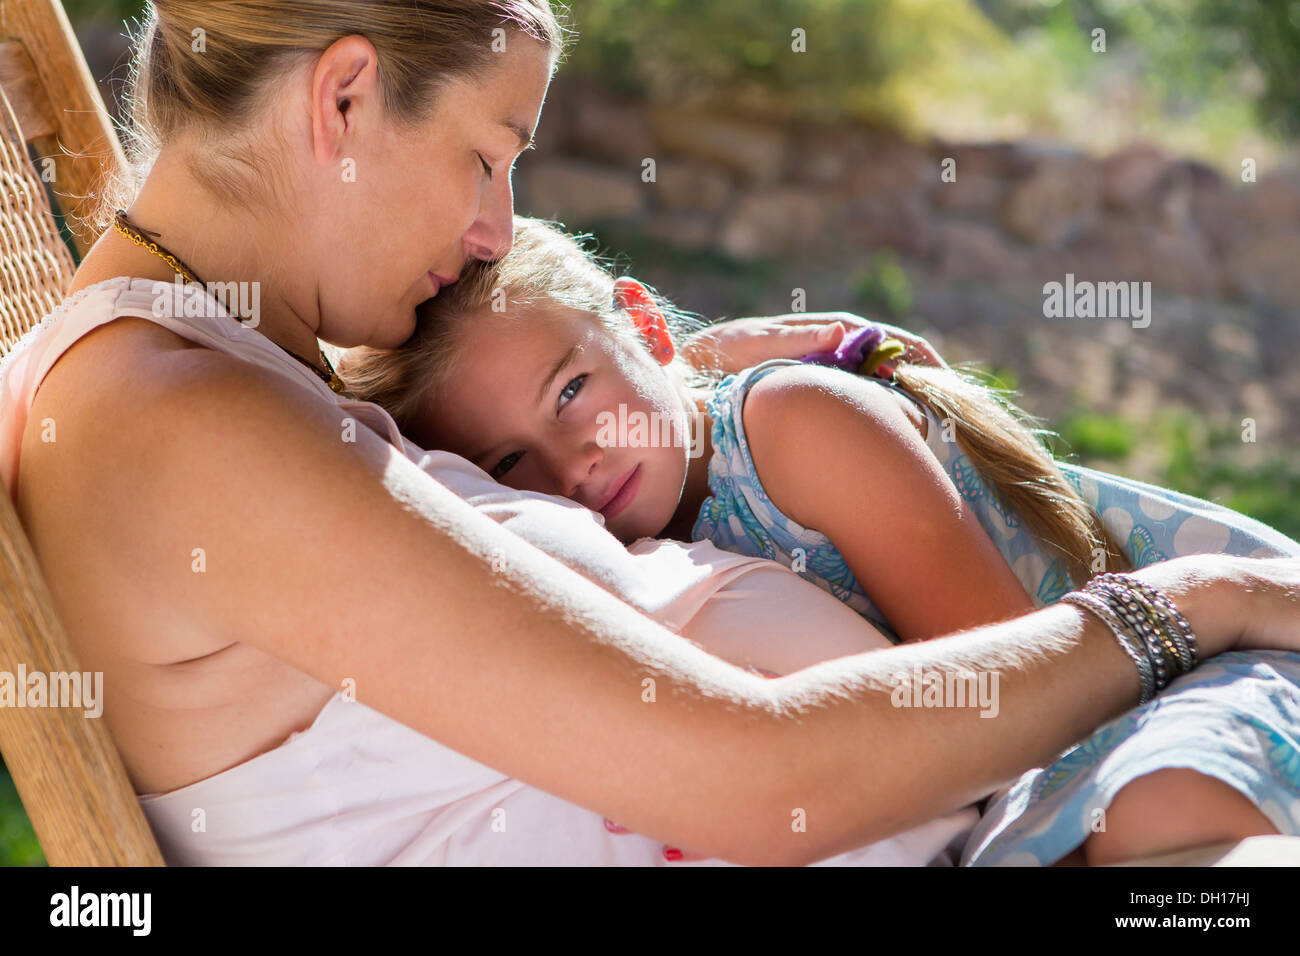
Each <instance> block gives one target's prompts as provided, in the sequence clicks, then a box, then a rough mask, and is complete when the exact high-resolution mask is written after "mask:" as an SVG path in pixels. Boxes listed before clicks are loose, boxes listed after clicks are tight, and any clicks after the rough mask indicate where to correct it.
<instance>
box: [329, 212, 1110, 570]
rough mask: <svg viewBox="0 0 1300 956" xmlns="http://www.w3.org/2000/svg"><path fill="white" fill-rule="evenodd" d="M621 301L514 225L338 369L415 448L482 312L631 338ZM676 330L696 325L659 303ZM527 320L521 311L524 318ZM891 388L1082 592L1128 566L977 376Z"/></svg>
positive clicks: (563, 244)
mask: <svg viewBox="0 0 1300 956" xmlns="http://www.w3.org/2000/svg"><path fill="white" fill-rule="evenodd" d="M613 299H614V276H613V275H612V274H610V272H609V271H608V270H606V269H605V268H604V267H603V266H602V265H601V263H600V262H599V260H598V259H596V258H595V257H594V256H593V255H592V254H591V253H589V252H588V251H587V250H586V249H585V248H584V247H583V245H582V244H581V243H579V242H578V241H577V240H575V239H574V238H573V237H570V236H567V235H565V234H564V233H563V232H562V231H560V230H559V229H558V228H556V227H555V226H553V225H551V224H549V223H545V222H541V221H539V220H535V219H527V218H525V217H522V216H517V217H515V242H514V246H513V248H512V249H511V250H510V252H509V253H507V254H506V256H505V257H504V258H502V259H501V260H499V261H497V262H495V263H484V262H477V261H476V262H475V263H474V264H473V265H472V266H471V267H470V268H469V269H468V270H467V271H466V273H465V275H464V276H463V277H462V278H461V280H460V281H459V282H457V283H456V284H455V285H452V286H449V287H448V288H447V289H445V290H443V291H442V292H441V293H439V294H438V295H437V296H436V297H434V298H433V299H430V300H429V301H428V302H426V303H424V304H423V305H422V306H420V308H419V310H418V321H417V324H416V331H415V333H414V334H413V335H412V336H411V338H410V339H409V340H408V341H407V342H406V343H404V344H403V345H402V347H401V348H398V349H391V350H389V349H373V348H369V347H366V346H362V347H359V348H354V349H350V350H348V351H347V352H344V353H342V355H341V356H340V358H339V361H338V362H337V363H336V365H337V371H338V373H339V375H340V376H341V377H342V378H343V380H344V382H345V383H346V384H347V386H348V390H349V391H350V392H352V393H353V394H354V395H355V396H356V397H357V398H359V399H361V400H363V401H370V402H374V403H376V404H378V405H380V406H382V407H383V408H385V409H386V410H387V411H388V412H389V414H391V415H392V416H393V419H394V421H396V423H397V425H398V427H399V428H401V430H402V431H403V433H405V434H407V435H408V436H410V438H411V439H412V440H413V441H415V442H417V443H421V444H423V443H425V442H426V441H427V439H428V437H430V436H425V435H423V434H420V422H419V419H420V410H421V408H422V407H423V404H424V402H425V401H426V399H427V396H428V395H429V394H430V392H431V390H432V389H433V388H434V387H435V386H436V385H438V384H439V383H441V382H444V381H447V380H448V379H449V378H450V377H451V376H452V375H454V373H455V367H456V361H457V356H458V355H459V354H461V350H460V349H459V348H458V344H459V336H460V331H461V330H462V329H463V328H464V326H465V323H466V322H467V321H472V320H473V318H474V317H475V316H476V315H477V314H480V311H481V310H482V309H485V308H488V307H493V308H495V309H496V310H497V311H508V310H509V311H514V310H516V309H518V307H520V306H523V307H525V309H526V307H527V306H529V305H532V304H536V303H539V302H545V303H553V304H558V305H561V306H564V307H566V308H571V309H576V310H578V311H581V312H587V313H590V314H591V315H592V316H593V317H595V318H597V319H598V320H599V321H600V322H601V323H602V324H603V325H604V326H605V327H606V328H607V329H609V331H610V332H611V333H613V334H616V335H623V336H627V335H631V336H632V337H633V340H634V339H635V333H631V332H630V331H629V330H630V328H631V325H630V323H629V322H628V321H627V318H626V316H620V315H619V309H618V307H617V305H616V304H615V303H614V301H613ZM656 301H657V302H658V303H659V305H660V307H661V308H662V309H663V310H664V312H665V315H666V317H667V318H668V321H669V325H670V326H671V327H672V329H673V331H674V332H675V333H680V332H689V331H693V330H694V328H696V327H698V324H699V323H697V322H695V321H694V319H693V318H691V317H689V316H687V315H684V314H683V313H681V312H678V311H677V310H675V309H673V308H672V306H671V305H670V304H669V303H667V302H666V301H664V300H662V299H660V298H659V297H658V296H656ZM527 314H528V313H527V312H526V311H523V310H520V311H518V312H516V313H515V315H516V317H517V318H521V317H522V318H523V319H525V320H526V318H527ZM894 381H895V382H896V383H897V384H898V385H899V386H900V387H902V388H903V389H904V390H905V391H906V392H908V393H909V394H910V395H912V396H914V397H915V398H917V399H918V400H919V401H920V402H921V403H922V404H924V405H926V406H927V407H929V408H931V409H932V410H934V412H935V413H936V414H937V415H938V417H939V418H940V419H941V420H942V422H943V425H944V427H945V428H946V427H951V429H952V437H953V440H955V441H956V443H957V444H958V445H959V446H960V447H961V449H962V450H963V451H964V452H965V453H966V455H967V457H968V458H969V459H970V461H971V464H972V465H973V466H974V467H975V469H976V470H977V471H978V472H979V474H980V476H981V477H982V478H983V479H984V481H985V482H986V483H987V485H988V487H989V489H990V490H991V491H992V492H993V494H995V495H997V496H998V498H999V500H1000V503H1001V504H1003V505H1004V506H1006V507H1008V508H1010V509H1011V510H1013V511H1014V512H1015V513H1016V514H1018V515H1019V516H1020V518H1021V519H1022V520H1023V521H1024V522H1025V523H1026V524H1027V525H1028V527H1029V529H1030V530H1031V531H1033V532H1034V533H1035V534H1036V535H1037V536H1038V537H1039V538H1040V539H1041V540H1042V541H1044V542H1045V543H1046V544H1047V545H1048V546H1049V547H1053V548H1055V549H1057V550H1059V551H1060V552H1061V555H1062V557H1063V558H1064V559H1065V562H1066V567H1067V570H1068V571H1069V574H1070V577H1071V578H1072V579H1073V581H1074V583H1075V584H1076V585H1082V584H1083V583H1084V582H1085V581H1087V580H1088V579H1089V578H1090V577H1092V575H1093V574H1095V573H1098V572H1100V571H1106V570H1111V571H1117V570H1125V569H1127V568H1128V567H1129V563H1128V559H1127V558H1126V557H1125V555H1124V552H1123V550H1122V549H1121V548H1120V547H1119V546H1118V545H1117V544H1116V542H1115V541H1114V539H1113V538H1112V537H1111V536H1110V534H1109V533H1108V532H1107V531H1106V529H1105V528H1104V527H1103V526H1102V524H1101V522H1100V520H1098V518H1097V516H1096V514H1095V513H1094V512H1093V510H1092V509H1091V508H1090V507H1089V506H1088V504H1087V502H1085V501H1084V500H1083V498H1082V497H1080V495H1079V493H1078V491H1076V490H1075V488H1074V486H1073V485H1072V484H1070V482H1069V480H1068V479H1067V478H1066V477H1065V476H1064V474H1062V472H1061V469H1060V468H1059V467H1057V464H1056V461H1055V460H1054V459H1053V458H1052V456H1051V454H1050V453H1049V452H1048V450H1047V449H1046V448H1045V447H1044V446H1043V444H1042V442H1040V441H1039V439H1038V437H1037V434H1036V433H1035V431H1034V429H1033V428H1032V420H1031V419H1030V418H1029V417H1028V416H1027V415H1025V413H1024V412H1022V411H1020V410H1019V409H1017V408H1016V407H1015V406H1014V405H1012V404H1011V403H1010V402H1008V401H1007V400H1006V399H1005V398H1004V397H1003V396H1002V395H1001V394H999V393H998V392H996V391H994V390H993V389H991V388H989V387H988V386H986V385H984V384H983V383H981V382H980V381H979V379H978V377H977V376H975V375H974V374H973V373H970V372H965V371H958V370H953V369H948V368H931V367H929V366H921V365H905V364H904V365H899V366H898V368H897V371H896V373H895V376H894Z"/></svg>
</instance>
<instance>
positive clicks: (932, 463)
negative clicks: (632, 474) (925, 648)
mask: <svg viewBox="0 0 1300 956" xmlns="http://www.w3.org/2000/svg"><path fill="white" fill-rule="evenodd" d="M909 413H910V414H909ZM743 416H744V425H745V433H746V436H747V437H748V439H749V447H750V452H751V454H752V455H753V458H754V465H755V467H756V468H757V469H758V475H759V478H760V480H761V481H762V483H763V487H764V488H765V489H766V490H767V493H768V495H769V497H771V499H772V502H773V504H775V505H776V506H777V507H778V508H779V509H781V511H783V512H785V513H786V514H787V515H789V516H790V517H791V518H793V519H794V520H795V521H797V522H798V523H799V524H801V525H803V526H804V527H807V528H812V529H814V530H816V531H820V532H821V533H822V534H824V535H826V536H827V537H828V538H830V540H831V542H832V543H833V544H834V545H835V547H836V548H837V549H838V550H839V552H840V553H841V554H842V555H843V556H844V559H845V560H846V561H847V562H848V565H849V569H850V570H851V571H852V572H853V574H854V576H855V577H856V578H857V579H858V582H859V583H860V584H861V585H862V587H863V588H864V589H865V590H866V592H867V594H869V595H870V596H871V599H872V601H873V602H875V604H876V606H877V607H879V608H880V610H881V612H882V613H883V614H884V615H885V617H886V618H887V619H888V620H889V622H890V624H891V625H893V627H894V629H895V630H896V631H897V632H898V634H899V636H900V637H902V638H903V639H904V640H909V641H910V640H926V639H928V638H931V637H935V636H937V635H940V634H951V633H953V632H954V631H958V630H961V629H963V628H968V627H975V626H978V625H980V624H988V623H991V622H993V621H1002V620H1006V619H1008V618H1012V617H1017V616H1019V615H1021V614H1026V613H1028V612H1030V611H1032V610H1033V609H1034V604H1033V602H1032V601H1031V600H1030V598H1029V595H1028V594H1026V593H1025V589H1024V587H1023V586H1022V585H1021V584H1020V581H1019V579H1018V578H1017V577H1016V576H1015V574H1013V573H1012V571H1011V568H1010V567H1009V566H1008V565H1007V563H1006V561H1005V560H1004V559H1003V557H1002V555H1001V553H1000V552H999V551H998V549H997V547H996V546H995V545H994V543H993V542H992V541H991V540H989V537H988V535H987V534H986V533H985V532H984V529H983V528H982V527H981V526H980V524H979V522H978V521H977V520H976V518H975V515H974V513H973V512H972V511H971V509H970V507H969V506H968V504H967V502H966V501H965V500H964V499H963V498H962V496H961V494H960V493H959V492H958V491H957V489H956V487H954V485H953V483H952V481H951V480H950V479H949V477H948V475H947V473H946V472H945V471H944V469H943V466H942V465H941V464H940V463H939V461H938V460H937V459H936V458H935V457H934V454H933V453H932V452H931V451H930V449H929V447H927V445H926V441H925V438H924V437H922V434H921V431H920V429H922V428H924V427H926V426H927V423H926V421H925V419H924V417H923V416H922V415H921V414H920V413H919V411H917V410H916V409H915V407H914V406H912V405H911V403H910V402H908V401H907V399H905V398H902V397H901V396H898V395H896V394H895V393H893V392H892V391H890V390H889V389H887V388H885V387H884V386H882V385H881V384H879V383H877V382H873V381H871V380H869V379H864V378H861V377H859V376H856V375H850V374H848V373H847V372H842V371H839V370H836V369H828V368H820V367H817V366H810V365H809V366H797V367H796V366H792V367H790V368H786V369H779V370H777V371H775V372H773V373H771V374H769V375H767V376H766V377H764V378H763V379H761V380H760V381H759V382H758V383H756V384H755V385H754V387H753V388H752V389H751V390H750V392H749V394H748V395H747V396H746V400H745V406H744V411H743Z"/></svg>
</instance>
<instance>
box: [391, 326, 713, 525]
mask: <svg viewBox="0 0 1300 956" xmlns="http://www.w3.org/2000/svg"><path fill="white" fill-rule="evenodd" d="M456 321H457V322H458V323H459V325H460V329H461V331H460V332H459V334H458V342H457V359H456V364H455V367H454V369H453V371H452V373H451V374H450V376H449V377H448V380H447V381H445V382H443V383H440V384H438V385H436V386H435V387H434V388H432V389H430V391H429V393H428V394H427V395H426V397H425V401H424V403H423V406H422V408H421V413H420V415H419V420H418V421H417V422H415V423H412V426H411V428H410V431H411V434H412V437H413V438H415V439H416V440H417V441H423V442H426V443H427V444H426V445H425V447H429V448H440V449H444V450H446V451H451V452H455V453H456V454H458V455H460V456H462V457H463V458H467V459H469V460H470V461H472V462H473V463H474V464H476V465H478V466H479V467H480V468H482V469H483V470H484V471H486V472H488V473H489V474H490V475H491V476H492V477H493V478H495V479H496V480H497V481H500V482H501V483H502V484H505V485H509V486H510V487H512V488H519V489H521V490H524V491H537V492H541V493H543V494H552V495H559V496H560V497H564V498H569V499H572V500H573V501H576V502H578V503H579V504H581V505H584V506H585V507H587V508H590V509H591V510H592V511H597V512H600V513H601V514H602V515H603V516H604V518H605V527H606V528H608V529H609V531H610V532H611V533H613V534H614V535H615V536H616V537H618V538H619V539H621V540H622V541H625V542H630V541H634V540H636V539H637V538H642V537H651V536H654V535H657V534H659V532H661V531H662V530H663V529H664V528H665V527H666V526H667V525H668V523H669V522H670V521H671V519H672V516H673V514H674V512H675V511H676V510H677V505H678V502H679V501H680V500H681V494H682V486H683V484H684V482H685V480H686V468H687V460H688V454H689V451H690V448H689V445H690V440H689V431H688V428H689V423H688V421H687V415H686V409H685V405H684V402H683V400H682V398H681V397H680V395H679V394H678V392H677V391H676V387H675V386H674V384H673V381H672V379H671V378H670V376H669V375H668V374H667V373H666V372H665V371H664V369H663V368H661V367H660V366H659V365H658V364H656V362H655V361H654V360H653V359H652V358H651V357H650V355H649V353H648V351H647V350H646V349H644V348H639V347H638V346H637V344H636V343H635V342H628V341H624V340H623V339H620V338H618V337H616V336H614V335H612V334H611V333H610V332H609V331H608V330H607V329H605V328H604V327H603V326H602V325H600V324H599V322H598V321H597V320H596V319H594V318H593V317H592V316H590V315H589V314H588V313H586V312H579V311H576V310H574V309H568V308H564V307H562V306H559V305H555V304H550V303H547V304H539V305H536V306H530V307H526V308H522V309H521V308H516V309H514V310H512V312H510V313H509V314H506V313H500V312H493V311H492V310H491V309H490V308H484V309H481V310H479V311H478V313H476V314H474V315H467V316H461V317H458V318H457V320H456Z"/></svg>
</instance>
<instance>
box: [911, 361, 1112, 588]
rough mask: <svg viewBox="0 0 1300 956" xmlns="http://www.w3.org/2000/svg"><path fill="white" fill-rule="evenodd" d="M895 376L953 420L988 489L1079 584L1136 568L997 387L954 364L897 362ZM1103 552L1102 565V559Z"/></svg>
mask: <svg viewBox="0 0 1300 956" xmlns="http://www.w3.org/2000/svg"><path fill="white" fill-rule="evenodd" d="M894 381H895V382H896V383H897V384H898V385H900V386H901V387H902V388H903V389H904V390H905V391H907V392H908V393H909V394H910V395H912V396H914V397H916V398H917V399H919V400H920V401H921V402H922V403H924V404H925V405H927V406H929V407H930V408H932V409H933V410H934V411H935V412H936V413H937V414H938V416H939V418H940V419H942V420H943V422H944V425H945V426H948V425H949V423H951V428H952V435H953V438H954V440H956V442H957V444H958V445H960V446H961V449H962V451H964V452H965V453H966V455H967V457H969V458H970V461H971V464H972V465H974V466H975V469H976V470H977V471H978V472H979V474H980V476H981V477H982V478H983V479H984V480H985V482H986V483H987V484H988V485H989V487H990V490H992V491H993V492H994V493H995V494H997V495H998V496H999V497H1000V498H1001V499H1002V501H1003V503H1004V504H1005V505H1007V506H1008V507H1009V508H1010V509H1012V510H1013V511H1015V512H1016V513H1017V514H1018V515H1020V517H1021V518H1022V519H1023V520H1024V521H1025V523H1026V524H1027V525H1028V526H1029V528H1030V530H1031V531H1033V532H1034V534H1036V535H1037V536H1038V537H1039V538H1040V539H1041V540H1042V541H1043V542H1044V543H1045V544H1046V545H1047V546H1049V547H1054V548H1057V549H1059V550H1060V551H1061V552H1062V557H1064V559H1065V561H1066V567H1067V569H1068V571H1069V573H1070V577H1071V579H1072V580H1073V582H1074V585H1075V586H1076V587H1080V586H1082V585H1083V584H1084V583H1085V582H1086V581H1087V580H1088V579H1089V578H1091V577H1092V576H1093V575H1094V574H1098V573H1101V572H1102V571H1126V570H1129V569H1130V568H1131V567H1132V565H1131V563H1130V562H1129V560H1128V557H1127V556H1126V555H1125V553H1124V551H1123V549H1122V548H1121V547H1120V546H1119V544H1118V543H1116V541H1115V540H1114V538H1113V537H1112V536H1111V535H1110V533H1109V532H1107V531H1106V529H1105V527H1104V526H1103V525H1102V523H1101V521H1100V519H1099V518H1098V517H1097V515H1096V513H1095V512H1094V511H1093V510H1092V508H1090V507H1089V506H1088V503H1087V502H1086V501H1084V500H1083V498H1082V497H1081V496H1080V495H1079V493H1078V492H1077V491H1076V490H1075V488H1074V486H1073V485H1071V484H1070V482H1069V480H1068V479H1066V477H1065V475H1063V474H1062V473H1061V470H1060V468H1058V467H1057V465H1056V462H1055V460H1053V458H1052V456H1051V455H1050V454H1049V453H1048V451H1047V449H1046V448H1045V447H1043V444H1042V443H1041V442H1040V441H1039V440H1038V438H1037V436H1036V435H1035V434H1034V431H1033V430H1032V429H1031V428H1030V427H1029V425H1028V424H1027V416H1025V414H1024V413H1023V412H1021V411H1020V410H1019V409H1017V408H1015V406H1013V405H1011V404H1010V403H1008V402H1006V401H1005V399H1004V398H1003V397H1002V396H1001V395H999V394H998V393H997V392H995V391H994V390H993V389H990V388H988V387H986V386H984V385H982V384H980V383H978V382H976V381H974V380H973V379H972V378H969V377H966V376H964V375H962V374H960V373H958V372H956V371H953V370H952V369H942V368H931V367H929V366H923V365H904V364H900V365H899V366H898V367H897V371H896V372H895V375H894ZM1102 556H1104V558H1105V560H1104V562H1098V560H1097V559H1098V558H1101V557H1102ZM1099 563H1101V564H1104V566H1102V567H1099V566H1098V564H1099Z"/></svg>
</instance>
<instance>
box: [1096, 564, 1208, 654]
mask: <svg viewBox="0 0 1300 956" xmlns="http://www.w3.org/2000/svg"><path fill="white" fill-rule="evenodd" d="M1089 585H1090V586H1091V587H1092V588H1093V589H1096V590H1100V591H1103V592H1105V593H1109V594H1112V595H1114V596H1115V597H1116V598H1117V600H1118V601H1119V602H1120V604H1121V605H1122V608H1123V610H1121V611H1119V613H1120V616H1121V617H1125V616H1126V615H1127V616H1128V617H1129V618H1130V619H1131V620H1132V622H1133V623H1134V624H1135V626H1136V627H1137V628H1138V631H1139V633H1140V634H1141V635H1142V636H1143V638H1144V639H1145V640H1146V642H1147V643H1148V645H1150V646H1151V648H1152V650H1153V651H1154V652H1155V654H1156V655H1157V656H1158V657H1160V658H1162V663H1163V665H1164V667H1165V669H1166V671H1168V672H1172V676H1174V677H1176V676H1178V675H1179V674H1185V673H1187V672H1188V671H1189V670H1191V669H1192V668H1193V667H1195V666H1196V664H1197V662H1198V656H1197V649H1196V637H1195V635H1193V634H1192V628H1191V625H1190V624H1188V623H1187V619H1186V618H1185V617H1183V616H1182V614H1180V613H1179V611H1178V609H1177V608H1176V607H1174V604H1173V602H1172V601H1170V600H1169V599H1168V598H1167V597H1165V595H1163V594H1161V593H1160V592H1159V591H1157V590H1156V589H1155V588H1153V587H1151V586H1150V585H1147V584H1143V583H1142V582H1141V581H1139V580H1137V579H1136V578H1133V577H1129V576H1128V575H1123V576H1119V575H1114V574H1099V575H1097V577H1096V578H1094V579H1093V581H1090V582H1089Z"/></svg>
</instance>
